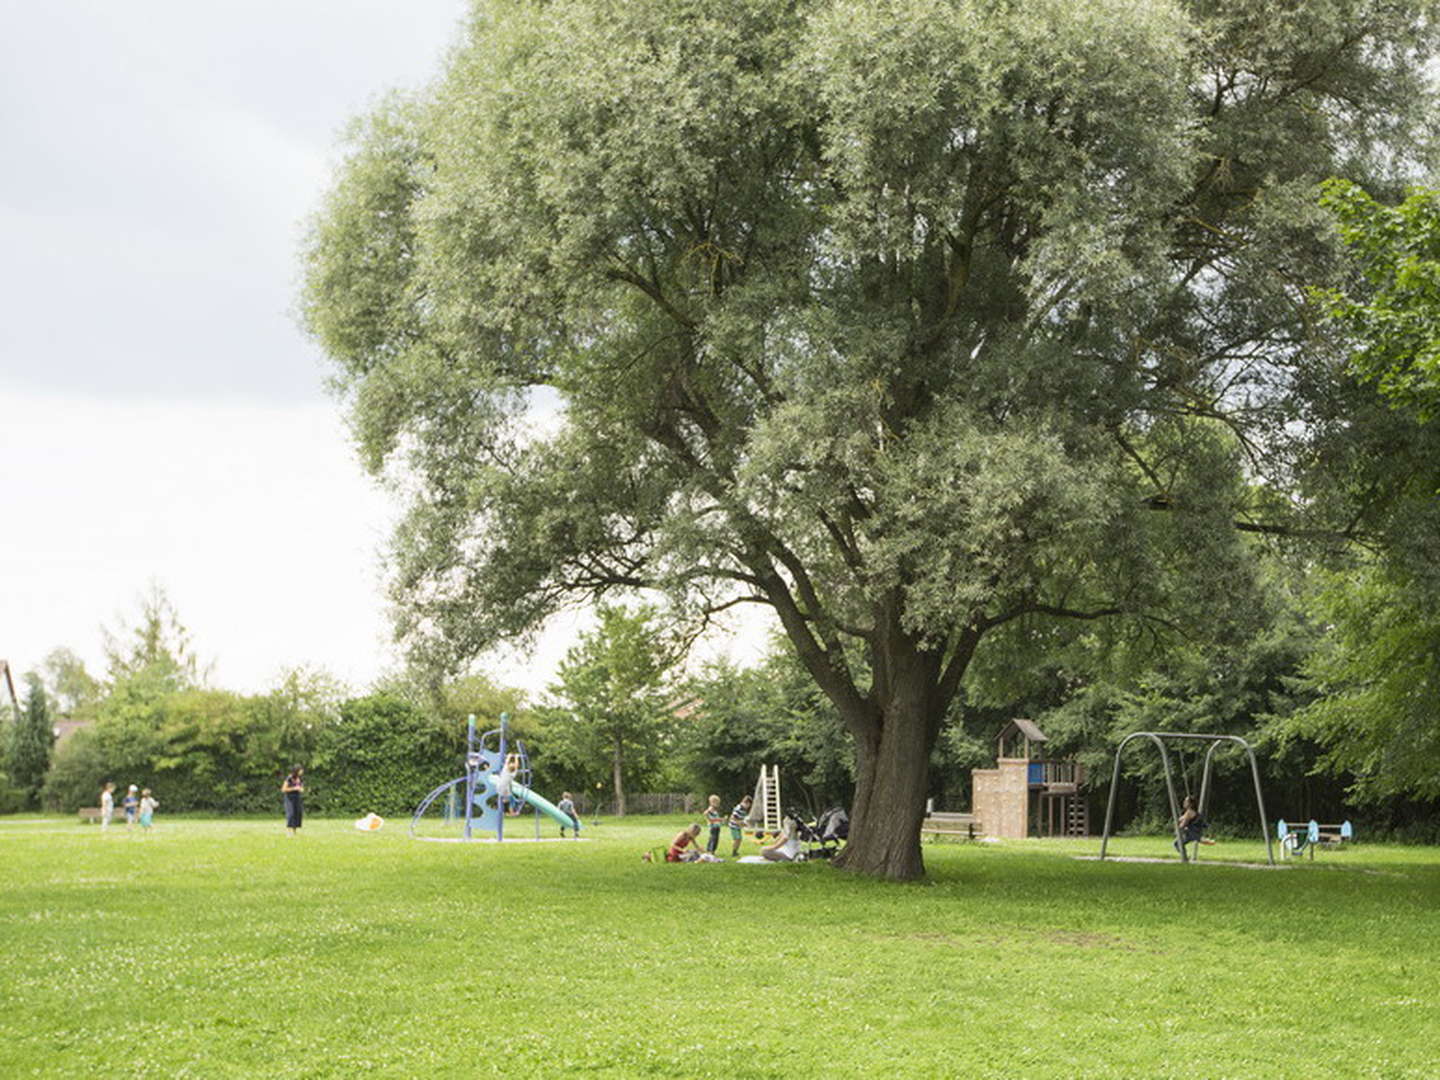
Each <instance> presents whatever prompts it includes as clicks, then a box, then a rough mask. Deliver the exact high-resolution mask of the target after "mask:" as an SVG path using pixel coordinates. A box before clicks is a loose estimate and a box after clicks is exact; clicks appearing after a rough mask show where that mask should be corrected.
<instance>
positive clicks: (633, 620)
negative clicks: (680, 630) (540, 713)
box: [542, 605, 676, 817]
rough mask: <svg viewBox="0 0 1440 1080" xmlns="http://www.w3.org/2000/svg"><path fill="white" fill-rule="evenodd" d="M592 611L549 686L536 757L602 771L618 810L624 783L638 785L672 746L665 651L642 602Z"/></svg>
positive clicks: (586, 772)
mask: <svg viewBox="0 0 1440 1080" xmlns="http://www.w3.org/2000/svg"><path fill="white" fill-rule="evenodd" d="M596 616H597V619H598V623H597V625H596V627H595V628H594V629H593V630H590V631H587V632H586V633H583V634H581V635H580V640H579V641H578V642H577V643H576V644H575V645H574V646H573V647H572V648H571V649H570V651H569V652H567V653H566V655H565V659H564V660H563V661H562V662H561V664H560V669H559V673H558V675H559V677H558V678H557V680H556V682H555V683H554V685H553V686H551V688H550V693H551V696H552V697H553V698H554V699H555V703H554V706H553V707H552V708H550V709H547V710H545V712H544V720H543V727H542V731H543V738H544V742H543V745H544V758H543V760H544V761H546V762H554V763H555V764H556V765H557V767H558V770H560V771H566V772H568V773H569V774H570V775H572V776H583V777H585V778H586V779H587V780H588V779H591V778H594V779H596V780H598V779H599V778H600V777H601V776H604V777H605V778H606V780H608V782H609V786H610V789H611V791H612V792H613V794H614V797H615V813H616V815H618V816H620V817H623V816H624V815H625V795H626V792H627V790H628V791H634V790H644V788H645V786H646V784H647V783H648V781H650V780H651V779H653V778H654V777H655V776H656V775H657V774H658V773H660V771H661V770H662V769H663V767H664V764H665V761H666V757H667V755H671V754H673V753H674V752H675V742H674V733H675V722H676V718H675V699H674V691H673V690H671V689H670V688H669V686H668V684H667V679H666V674H667V671H668V669H669V667H670V665H671V658H670V657H669V655H668V654H667V651H666V649H665V646H664V642H663V640H662V637H661V634H660V632H659V630H657V629H656V627H655V626H654V625H652V618H653V614H652V612H651V611H650V610H649V609H646V608H642V609H640V610H638V611H635V612H630V611H627V610H626V609H624V608H621V607H612V606H609V605H602V606H601V607H600V608H599V610H598V611H597V612H596ZM586 789H587V790H588V784H587V786H586Z"/></svg>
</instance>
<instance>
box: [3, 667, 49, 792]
mask: <svg viewBox="0 0 1440 1080" xmlns="http://www.w3.org/2000/svg"><path fill="white" fill-rule="evenodd" d="M54 745H55V727H54V722H53V720H52V719H51V715H50V699H49V697H48V695H47V694H46V693H45V684H44V683H43V682H42V681H41V679H40V676H39V675H37V674H35V673H34V672H27V673H26V675H25V700H24V702H23V703H22V704H21V707H20V715H19V716H18V717H17V718H16V720H15V722H14V724H13V725H12V726H11V728H10V744H9V746H8V748H7V750H8V753H7V754H6V769H5V771H6V772H7V773H8V774H9V783H10V784H11V785H12V786H13V787H15V788H16V789H18V790H19V791H20V793H21V801H22V802H23V803H24V804H25V805H26V806H31V807H33V806H36V805H38V798H39V794H40V788H41V785H43V784H44V782H45V772H46V770H47V769H48V768H49V767H50V753H51V749H52V748H53V747H54Z"/></svg>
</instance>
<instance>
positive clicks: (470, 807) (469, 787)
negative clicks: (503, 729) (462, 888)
mask: <svg viewBox="0 0 1440 1080" xmlns="http://www.w3.org/2000/svg"><path fill="white" fill-rule="evenodd" d="M475 762H476V753H475V714H474V713H471V714H470V720H469V723H468V724H467V725H466V728H465V839H466V840H469V839H470V828H471V824H472V819H473V817H474V814H475V774H476V772H477V771H478V769H479V766H478V765H476V763H475Z"/></svg>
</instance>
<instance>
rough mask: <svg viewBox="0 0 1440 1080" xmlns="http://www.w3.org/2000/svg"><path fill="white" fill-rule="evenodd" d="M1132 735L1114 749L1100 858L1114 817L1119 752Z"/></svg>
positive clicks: (1122, 740)
mask: <svg viewBox="0 0 1440 1080" xmlns="http://www.w3.org/2000/svg"><path fill="white" fill-rule="evenodd" d="M1134 737H1135V736H1134V735H1126V736H1125V738H1123V739H1121V740H1120V745H1119V746H1117V747H1116V748H1115V769H1114V772H1113V773H1112V774H1111V776H1110V798H1109V799H1107V800H1106V801H1105V831H1104V832H1102V833H1101V834H1100V858H1101V859H1102V860H1103V859H1104V858H1105V849H1106V848H1107V847H1109V846H1110V822H1111V821H1112V820H1114V817H1115V792H1116V791H1117V790H1118V789H1119V787H1120V752H1121V751H1122V750H1124V749H1125V744H1126V743H1128V742H1129V741H1130V740H1131V739H1133V738H1134Z"/></svg>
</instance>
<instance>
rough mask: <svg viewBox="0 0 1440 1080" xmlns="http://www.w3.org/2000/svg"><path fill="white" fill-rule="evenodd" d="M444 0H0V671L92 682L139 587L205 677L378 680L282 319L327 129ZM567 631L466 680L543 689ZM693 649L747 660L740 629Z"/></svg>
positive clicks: (346, 477) (350, 512) (261, 683)
mask: <svg viewBox="0 0 1440 1080" xmlns="http://www.w3.org/2000/svg"><path fill="white" fill-rule="evenodd" d="M466 6H467V5H466V3H465V0H284V2H280V0H244V2H243V3H242V2H240V0H128V2H126V3H116V2H115V0H0V155H3V158H0V160H3V166H4V167H3V168H0V305H3V307H0V478H3V487H0V658H6V659H8V660H9V661H10V662H11V664H12V665H13V667H14V668H15V669H16V670H17V671H25V670H27V669H29V668H33V667H35V666H36V665H38V664H39V662H40V661H41V659H42V658H43V657H44V656H45V654H46V653H48V652H49V651H50V650H51V649H52V648H54V647H56V646H60V645H63V646H67V647H69V648H71V649H73V650H75V651H76V652H77V653H79V654H80V655H81V657H82V658H84V659H85V661H86V662H87V664H88V665H89V666H90V667H91V669H92V670H93V671H97V672H98V671H99V670H101V669H102V660H101V656H102V653H101V642H102V636H101V631H100V628H101V626H102V625H104V626H107V627H110V628H111V629H117V628H119V627H120V626H122V625H123V624H124V623H126V622H127V621H133V617H134V615H135V614H136V612H137V610H138V605H139V599H140V597H141V596H142V594H144V593H145V592H146V591H147V590H148V588H149V585H150V583H151V582H156V583H158V584H160V585H161V587H162V588H164V590H165V591H166V593H167V594H168V596H169V597H170V599H171V601H172V603H173V604H174V606H175V607H176V609H177V610H178V612H179V615H180V617H181V620H182V621H183V622H184V623H185V624H186V625H187V627H188V628H189V630H190V632H191V637H192V640H193V643H194V645H195V648H196V650H197V652H198V653H199V655H200V658H201V659H202V661H206V662H212V663H213V669H212V671H213V674H212V682H213V683H214V684H215V685H218V686H222V687H225V688H228V689H234V690H241V691H247V692H254V691H261V690H264V689H266V688H267V687H269V686H270V685H272V684H273V682H274V681H275V679H276V678H277V676H278V675H279V673H280V672H281V671H282V670H283V669H284V668H286V667H288V666H293V665H297V664H311V665H318V666H320V667H323V668H325V669H327V670H329V671H330V672H332V673H333V674H335V675H337V676H339V677H340V678H341V679H343V680H345V681H346V682H348V683H349V684H350V685H351V686H352V687H354V688H356V689H363V688H365V687H366V686H367V685H368V684H369V683H370V682H371V680H372V679H373V678H374V677H375V676H376V675H377V674H379V673H381V672H383V671H385V670H390V669H393V668H394V667H396V666H397V664H398V658H397V656H396V655H395V653H394V651H393V650H392V648H391V647H390V645H389V631H388V623H387V620H386V616H385V601H384V597H383V590H382V587H381V581H382V568H381V560H380V555H381V552H382V551H383V548H384V546H385V541H386V538H387V536H388V535H389V531H390V523H391V521H392V520H393V517H394V515H395V508H394V507H393V506H391V505H390V503H389V502H388V500H387V499H386V498H385V497H384V496H382V494H381V493H379V492H378V491H377V490H376V489H374V488H373V487H372V485H371V484H370V482H369V481H368V479H366V478H365V477H364V476H363V474H362V473H361V471H360V468H359V466H358V464H357V463H356V461H355V457H354V454H353V453H352V450H351V447H350V445H349V442H348V440H347V437H346V435H345V431H344V427H343V423H342V421H341V416H340V410H339V407H338V405H337V404H336V403H335V402H334V401H333V400H332V399H331V398H329V397H328V396H327V395H326V394H325V392H324V390H323V379H324V375H325V369H324V364H323V360H322V358H321V357H320V356H319V354H318V352H317V350H316V349H315V348H314V347H313V346H312V345H311V344H310V343H309V342H308V341H307V340H306V339H305V338H304V336H303V335H302V334H301V333H300V332H299V330H298V329H297V328H296V324H295V320H294V318H293V315H292V311H293V309H294V306H295V295H296V287H297V282H298V278H299V259H298V250H299V246H300V238H301V236H302V233H303V228H304V223H305V221H306V219H307V218H308V217H309V215H310V214H311V213H312V212H313V211H314V210H315V208H316V207H317V206H318V203H319V200H320V197H321V195H322V194H323V192H324V191H325V189H326V187H327V186H328V183H329V177H330V176H331V174H332V171H333V169H334V167H335V165H336V163H337V161H338V158H339V151H340V135H341V133H342V132H343V130H344V128H345V126H346V124H347V123H348V121H349V120H350V119H351V118H352V117H354V116H355V115H357V114H359V113H361V112H363V111H364V110H365V109H366V107H367V106H368V105H370V104H371V103H373V102H374V101H375V100H376V98H377V97H378V96H380V95H382V94H384V93H385V92H387V91H390V90H393V89H397V88H398V89H413V88H418V87H421V86H423V85H424V84H425V83H426V82H428V81H429V79H430V78H432V77H433V76H434V75H435V74H437V73H438V71H439V68H440V63H441V60H442V58H443V55H444V53H445V51H446V49H447V48H448V47H449V46H450V45H451V44H452V43H453V42H454V40H455V39H456V36H457V34H458V31H459V28H460V24H461V21H462V19H463V16H464V12H465V9H466ZM577 625H583V620H582V621H580V622H577V620H575V619H562V620H560V622H559V623H558V625H556V626H554V627H552V628H551V629H550V630H549V631H547V633H546V634H545V635H544V636H543V637H542V639H541V642H540V644H539V646H538V648H537V649H536V650H535V651H534V652H533V653H530V654H526V655H515V654H509V655H503V656H497V657H493V658H489V659H487V660H486V661H485V662H484V663H483V664H482V667H484V669H485V670H487V671H489V672H490V673H492V674H494V675H496V676H497V677H499V678H501V679H502V680H503V681H505V682H507V683H509V684H511V685H515V686H522V687H525V688H526V689H530V690H539V689H542V688H543V687H544V686H545V685H546V684H547V683H548V682H549V680H550V678H551V676H552V673H553V670H554V666H555V663H556V661H557V660H558V659H559V657H560V656H561V655H563V652H564V649H565V647H566V646H567V645H568V644H569V643H570V642H571V641H573V638H574V634H575V629H576V626H577ZM744 637H745V639H746V640H744V641H739V642H733V643H729V644H725V645H719V644H717V645H716V646H714V648H716V649H720V648H723V649H725V651H729V652H731V653H732V654H735V655H738V656H740V657H742V658H743V657H745V656H747V655H749V656H753V655H754V654H755V653H756V652H757V651H758V648H759V645H760V642H761V640H762V639H763V632H762V631H751V632H747V633H746V634H745V635H744Z"/></svg>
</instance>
